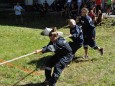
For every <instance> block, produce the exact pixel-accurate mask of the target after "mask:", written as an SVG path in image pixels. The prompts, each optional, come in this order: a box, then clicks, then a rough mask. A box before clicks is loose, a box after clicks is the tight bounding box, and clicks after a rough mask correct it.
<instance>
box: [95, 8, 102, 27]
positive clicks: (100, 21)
mask: <svg viewBox="0 0 115 86" xmlns="http://www.w3.org/2000/svg"><path fill="white" fill-rule="evenodd" d="M102 20H103V14H102V12H101V10H99V11H98V14H97V19H96V24H95V25H98V24H99V25H100V26H101V23H102Z"/></svg>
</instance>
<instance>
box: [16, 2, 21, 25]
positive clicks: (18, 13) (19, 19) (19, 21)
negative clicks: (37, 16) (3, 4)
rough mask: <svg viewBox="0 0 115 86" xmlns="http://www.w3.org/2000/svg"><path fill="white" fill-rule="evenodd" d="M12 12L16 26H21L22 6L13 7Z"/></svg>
mask: <svg viewBox="0 0 115 86" xmlns="http://www.w3.org/2000/svg"><path fill="white" fill-rule="evenodd" d="M14 11H15V17H16V24H19V23H21V24H23V18H22V11H23V8H22V6H20V4H19V3H17V4H16V5H15V6H14Z"/></svg>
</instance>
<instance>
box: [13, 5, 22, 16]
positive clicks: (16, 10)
mask: <svg viewBox="0 0 115 86" xmlns="http://www.w3.org/2000/svg"><path fill="white" fill-rule="evenodd" d="M22 9H23V8H22V7H21V6H17V5H16V6H14V10H15V15H21V11H22Z"/></svg>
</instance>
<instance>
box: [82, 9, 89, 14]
mask: <svg viewBox="0 0 115 86" xmlns="http://www.w3.org/2000/svg"><path fill="white" fill-rule="evenodd" d="M81 10H85V11H86V15H87V14H88V13H89V10H88V9H87V8H85V7H84V8H82V9H81Z"/></svg>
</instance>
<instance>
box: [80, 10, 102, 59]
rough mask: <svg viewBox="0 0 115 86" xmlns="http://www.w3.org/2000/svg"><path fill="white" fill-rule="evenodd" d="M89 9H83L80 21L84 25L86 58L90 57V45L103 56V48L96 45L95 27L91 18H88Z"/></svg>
mask: <svg viewBox="0 0 115 86" xmlns="http://www.w3.org/2000/svg"><path fill="white" fill-rule="evenodd" d="M88 12H89V11H88V9H87V8H82V10H81V18H80V19H79V23H80V24H81V25H82V30H83V37H84V43H83V45H84V50H85V55H84V58H87V57H88V45H89V46H90V47H92V48H93V49H95V50H98V51H99V52H100V54H101V55H103V48H100V47H99V46H97V44H96V40H95V34H96V31H95V25H94V23H93V21H92V19H91V17H89V16H88Z"/></svg>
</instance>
